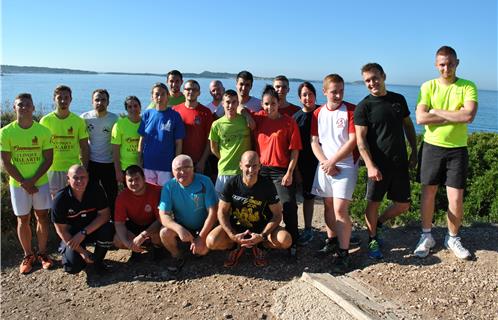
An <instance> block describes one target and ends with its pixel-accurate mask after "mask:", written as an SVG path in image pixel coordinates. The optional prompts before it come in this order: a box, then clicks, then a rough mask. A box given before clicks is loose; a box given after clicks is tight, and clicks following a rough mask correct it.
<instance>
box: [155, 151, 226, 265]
mask: <svg viewBox="0 0 498 320" xmlns="http://www.w3.org/2000/svg"><path fill="white" fill-rule="evenodd" d="M172 169H173V176H174V179H172V180H170V181H168V182H167V183H166V184H165V185H164V187H163V190H162V192H161V202H160V203H159V217H160V219H161V223H162V225H163V228H162V229H161V232H160V236H161V241H162V243H163V244H164V246H165V247H166V249H168V251H169V252H170V253H171V256H172V257H173V261H172V263H171V265H169V266H168V270H169V271H171V272H177V271H179V270H180V269H181V267H182V266H183V264H184V262H185V260H184V259H183V252H182V251H181V250H180V248H178V240H177V239H180V241H181V242H183V243H190V251H191V252H192V253H193V254H195V255H200V256H202V255H205V254H207V253H208V251H209V250H208V248H207V246H206V238H207V236H208V234H209V231H211V229H212V228H213V225H214V223H215V222H216V211H217V209H218V197H217V195H216V192H215V191H214V186H213V183H212V182H211V179H209V178H208V177H206V176H204V175H202V174H197V173H194V164H193V162H192V158H190V157H189V156H187V155H183V154H181V155H179V156H177V157H176V158H175V159H173V163H172Z"/></svg>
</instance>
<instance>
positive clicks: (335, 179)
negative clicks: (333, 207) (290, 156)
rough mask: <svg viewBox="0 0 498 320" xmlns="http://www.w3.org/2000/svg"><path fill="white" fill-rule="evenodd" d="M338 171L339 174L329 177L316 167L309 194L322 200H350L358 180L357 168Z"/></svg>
mask: <svg viewBox="0 0 498 320" xmlns="http://www.w3.org/2000/svg"><path fill="white" fill-rule="evenodd" d="M340 170H341V171H340V172H339V174H337V175H335V176H329V175H327V174H325V172H323V170H322V169H321V168H320V165H318V167H317V170H316V173H315V180H314V181H313V187H312V188H311V193H312V194H314V195H317V196H319V197H322V198H339V199H346V200H352V199H353V192H354V188H355V187H356V180H358V167H357V166H356V167H353V168H351V167H347V168H340Z"/></svg>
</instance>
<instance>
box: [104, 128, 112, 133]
mask: <svg viewBox="0 0 498 320" xmlns="http://www.w3.org/2000/svg"><path fill="white" fill-rule="evenodd" d="M102 132H103V133H111V130H109V128H107V127H104V129H102Z"/></svg>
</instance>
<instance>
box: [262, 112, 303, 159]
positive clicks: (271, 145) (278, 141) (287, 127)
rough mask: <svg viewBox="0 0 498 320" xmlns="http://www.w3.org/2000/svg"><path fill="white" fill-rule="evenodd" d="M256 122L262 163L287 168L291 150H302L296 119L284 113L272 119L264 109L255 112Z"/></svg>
mask: <svg viewBox="0 0 498 320" xmlns="http://www.w3.org/2000/svg"><path fill="white" fill-rule="evenodd" d="M253 119H254V121H255V122H256V129H254V131H253V134H254V141H256V152H257V153H258V154H259V157H260V160H261V164H262V165H264V166H272V167H279V168H287V167H288V166H289V162H290V154H291V150H301V149H302V144H301V135H300V133H299V128H298V126H297V123H296V120H294V119H293V118H291V117H289V116H288V115H285V114H282V115H281V117H280V118H278V119H270V118H268V116H267V115H266V112H265V111H264V110H261V111H259V112H257V113H254V114H253Z"/></svg>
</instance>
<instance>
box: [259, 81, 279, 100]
mask: <svg viewBox="0 0 498 320" xmlns="http://www.w3.org/2000/svg"><path fill="white" fill-rule="evenodd" d="M266 95H269V96H272V97H274V98H276V99H277V101H279V98H278V93H277V90H275V88H273V86H271V85H269V84H267V85H266V86H265V88H264V89H263V93H262V94H261V98H263V97H264V96H266Z"/></svg>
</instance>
